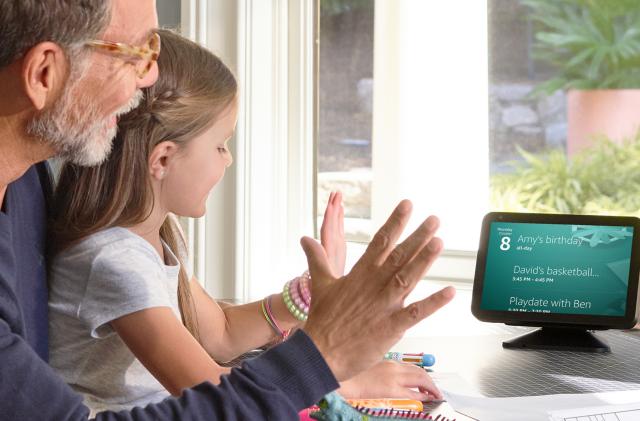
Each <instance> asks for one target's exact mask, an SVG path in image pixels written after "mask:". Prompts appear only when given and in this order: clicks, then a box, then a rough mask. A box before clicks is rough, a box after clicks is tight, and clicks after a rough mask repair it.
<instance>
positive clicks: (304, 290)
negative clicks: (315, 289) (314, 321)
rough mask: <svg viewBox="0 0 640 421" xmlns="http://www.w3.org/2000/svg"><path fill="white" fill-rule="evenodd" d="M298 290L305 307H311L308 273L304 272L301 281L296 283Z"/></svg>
mask: <svg viewBox="0 0 640 421" xmlns="http://www.w3.org/2000/svg"><path fill="white" fill-rule="evenodd" d="M298 289H299V290H300V297H301V298H302V301H304V302H305V304H306V305H307V307H309V306H311V277H310V276H309V272H305V273H304V275H303V276H302V279H301V280H300V282H299V283H298Z"/></svg>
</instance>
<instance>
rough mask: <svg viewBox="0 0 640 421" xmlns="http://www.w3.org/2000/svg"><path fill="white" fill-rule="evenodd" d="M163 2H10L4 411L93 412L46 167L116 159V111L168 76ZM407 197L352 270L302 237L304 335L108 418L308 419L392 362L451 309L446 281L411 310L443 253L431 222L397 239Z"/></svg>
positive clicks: (0, 78)
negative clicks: (60, 342) (335, 271)
mask: <svg viewBox="0 0 640 421" xmlns="http://www.w3.org/2000/svg"><path fill="white" fill-rule="evenodd" d="M156 25H157V17H156V12H155V4H154V1H153V0H136V1H130V0H129V1H128V0H112V1H105V0H76V1H64V2H63V1H59V0H56V1H54V0H0V47H1V48H0V205H1V207H0V419H2V420H5V419H6V420H31V419H37V420H81V419H86V418H87V416H88V409H87V408H86V407H84V406H83V405H82V399H81V398H80V396H78V395H77V394H75V393H74V392H73V391H72V390H71V389H70V388H69V387H68V386H67V385H66V384H64V382H63V381H62V380H61V379H60V378H59V377H58V376H56V374H55V373H54V372H53V371H52V370H51V369H50V368H49V366H48V365H47V364H46V360H47V314H46V308H47V302H46V300H47V289H46V265H45V261H44V256H45V244H46V243H45V233H46V226H45V221H46V204H47V203H46V201H47V197H48V194H49V192H50V186H49V179H48V173H47V168H46V164H44V163H43V161H44V160H46V159H47V158H49V157H52V156H55V155H58V156H62V157H63V158H64V159H69V160H72V161H74V162H76V163H79V164H85V165H91V164H95V163H97V162H100V161H101V160H102V159H104V157H105V156H106V155H107V154H108V152H109V149H110V146H111V139H112V138H113V135H114V133H115V127H116V116H117V115H118V114H120V113H123V112H125V111H126V110H128V109H130V108H131V107H134V106H135V105H136V102H137V98H138V94H137V92H138V90H139V89H140V88H143V87H145V86H150V85H151V84H153V83H154V82H155V80H156V78H157V66H156V65H155V58H156V57H157V53H158V49H159V45H158V40H157V39H156V38H155V37H154V36H153V32H152V30H153V29H154V28H155V27H156ZM410 210H411V207H410V203H408V202H402V203H401V204H400V205H399V206H398V208H397V209H396V210H395V211H394V213H393V214H392V215H391V217H390V219H389V221H388V222H387V223H386V224H385V225H384V226H383V227H382V229H381V230H380V231H379V232H378V233H377V234H376V236H375V238H374V240H373V241H372V243H371V245H370V246H369V248H368V250H367V252H366V253H365V254H364V255H363V257H362V258H361V259H360V261H359V262H358V263H357V264H356V266H355V267H354V269H353V270H352V271H351V273H349V274H348V275H347V276H345V277H344V279H341V280H339V281H338V280H336V279H334V278H333V277H332V275H331V271H330V269H329V264H328V262H327V258H326V256H325V254H324V252H323V250H322V248H321V247H320V245H319V244H318V243H317V242H315V241H314V240H312V239H309V238H305V239H303V240H302V246H303V248H304V250H305V253H306V254H307V257H308V262H309V269H310V271H311V275H312V277H313V279H314V282H313V302H314V305H313V307H312V309H311V312H310V315H309V319H308V322H307V323H306V326H305V328H304V331H299V332H297V333H296V334H295V335H293V337H292V338H291V339H290V340H288V341H287V342H285V343H283V344H281V345H279V346H277V347H275V348H273V349H272V350H270V351H268V352H266V353H265V354H263V355H262V356H261V357H259V358H256V359H254V360H251V361H249V362H247V363H246V364H245V365H244V366H243V368H241V369H234V370H233V371H232V373H231V374H230V375H229V376H224V377H223V379H222V380H221V383H220V385H218V386H213V385H212V384H210V383H203V384H201V385H199V386H197V387H195V388H193V389H191V390H187V391H185V392H184V393H183V395H182V397H180V398H179V399H175V398H171V399H167V400H165V401H163V402H161V403H159V404H155V405H150V406H148V407H147V408H145V409H141V408H136V409H134V410H133V411H131V412H130V413H126V412H120V413H117V414H116V413H102V414H99V415H98V417H97V419H101V420H127V419H136V420H150V419H166V420H169V419H175V420H177V419H207V420H214V419H259V418H268V419H277V420H284V419H295V417H296V414H297V411H298V410H300V409H302V408H303V407H305V406H308V405H310V404H312V403H313V402H315V401H317V400H318V399H319V398H320V397H321V396H322V395H324V394H325V393H327V392H329V391H331V390H333V389H335V388H337V387H338V383H337V381H342V380H346V379H348V378H350V377H352V376H353V375H355V374H357V373H359V372H360V371H362V370H364V369H366V368H367V367H369V366H371V365H372V364H373V363H375V362H376V361H379V360H380V358H381V357H382V355H383V353H384V352H385V351H386V350H387V349H388V348H389V347H390V346H391V345H392V344H393V343H395V342H396V341H397V340H398V339H399V338H400V337H401V336H402V334H403V332H404V331H405V330H406V329H407V328H408V327H410V326H412V325H414V324H415V323H417V322H418V321H420V320H422V319H423V318H424V317H427V316H428V315H429V314H431V313H433V312H434V311H435V310H437V309H438V308H439V307H441V306H442V305H444V304H446V303H447V302H448V301H449V300H450V299H451V298H452V296H453V290H451V289H445V290H443V291H441V292H439V293H437V294H434V295H433V296H431V297H428V298H427V299H425V300H423V301H420V302H418V303H414V304H412V305H411V306H409V307H404V299H405V298H406V296H407V294H408V293H409V292H410V291H411V290H412V289H413V288H414V287H415V285H416V283H417V281H418V280H419V279H420V277H421V276H422V275H423V274H424V272H425V271H426V270H427V269H428V267H429V266H430V264H431V263H432V262H433V260H434V259H435V257H436V256H437V254H438V253H439V251H440V249H441V242H440V240H438V239H436V238H434V233H435V230H436V229H437V225H438V222H437V219H436V218H429V219H427V220H426V221H425V222H424V223H423V224H422V225H421V226H420V228H418V230H416V232H414V233H413V234H412V235H411V236H409V237H408V238H407V240H405V241H404V242H403V243H402V244H400V245H398V246H397V247H396V246H395V242H396V241H397V239H398V237H399V236H400V233H401V232H402V229H403V228H404V226H405V224H406V222H407V220H408V218H409V214H410Z"/></svg>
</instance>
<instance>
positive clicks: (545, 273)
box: [471, 212, 640, 352]
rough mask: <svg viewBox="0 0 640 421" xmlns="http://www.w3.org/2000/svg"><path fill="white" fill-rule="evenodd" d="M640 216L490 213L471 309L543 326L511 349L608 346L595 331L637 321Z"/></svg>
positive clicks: (488, 317) (481, 315)
mask: <svg viewBox="0 0 640 421" xmlns="http://www.w3.org/2000/svg"><path fill="white" fill-rule="evenodd" d="M639 241H640V219H638V218H634V217H614V216H588V215H553V214H531V213H499V212H494V213H489V214H487V215H486V216H485V218H484V221H483V223H482V232H481V235H480V247H479V249H478V258H477V261H476V273H475V278H474V285H473V298H472V304H471V311H472V313H473V314H474V316H475V317H476V318H478V319H479V320H482V321H486V322H496V323H506V324H509V325H520V326H539V327H541V329H538V330H535V331H533V332H531V333H528V334H526V335H523V336H521V337H518V338H515V339H512V340H509V341H505V342H504V343H503V346H504V347H505V348H533V349H555V350H572V351H588V352H609V347H608V346H607V345H606V344H605V343H604V342H602V341H601V340H600V339H598V338H597V336H596V335H594V334H592V333H590V332H589V331H593V330H603V329H627V328H631V327H633V326H634V325H635V323H636V321H637V302H638V271H639V269H640V266H639V260H640V259H639V258H638V257H639V256H638V253H639V252H640V248H639V244H638V243H639Z"/></svg>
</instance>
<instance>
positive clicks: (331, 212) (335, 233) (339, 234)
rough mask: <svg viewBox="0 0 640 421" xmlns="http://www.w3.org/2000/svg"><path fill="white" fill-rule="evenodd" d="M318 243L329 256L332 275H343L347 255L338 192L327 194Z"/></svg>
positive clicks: (340, 194) (342, 214) (340, 196)
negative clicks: (327, 199)
mask: <svg viewBox="0 0 640 421" xmlns="http://www.w3.org/2000/svg"><path fill="white" fill-rule="evenodd" d="M320 243H321V244H322V247H323V248H324V251H325V253H327V257H328V258H329V263H330V264H331V271H332V272H333V276H334V277H336V278H340V277H341V276H342V275H344V264H345V260H346V257H347V244H346V242H345V240H344V208H343V207H342V193H340V192H331V194H330V195H329V201H328V202H327V209H326V210H325V212H324V219H323V220H322V227H321V228H320Z"/></svg>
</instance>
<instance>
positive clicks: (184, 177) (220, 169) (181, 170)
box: [160, 101, 238, 218]
mask: <svg viewBox="0 0 640 421" xmlns="http://www.w3.org/2000/svg"><path fill="white" fill-rule="evenodd" d="M237 116H238V105H237V101H234V102H233V103H232V104H230V105H229V106H228V107H227V108H226V109H225V110H224V111H222V113H221V114H220V117H219V118H218V120H217V121H216V122H215V124H214V125H213V126H211V127H209V129H207V130H206V131H205V132H203V133H202V134H200V135H199V136H198V137H195V138H194V139H193V140H191V141H189V142H188V143H187V145H186V146H185V147H184V149H182V150H181V151H180V152H179V153H177V154H176V156H175V158H174V159H173V162H172V163H171V165H170V166H169V168H167V170H168V172H167V175H166V177H165V178H164V180H163V183H162V188H161V193H160V194H161V195H162V196H163V199H162V203H164V205H165V207H166V210H167V211H169V212H173V213H175V214H176V215H180V216H187V217H192V218H198V217H200V216H202V215H204V213H205V211H206V202H207V198H208V197H209V192H210V191H211V189H213V186H215V185H216V184H217V183H218V181H220V179H222V177H223V176H224V171H225V169H226V168H227V167H228V166H230V165H231V163H232V162H233V158H232V157H231V152H230V151H229V148H228V142H229V140H230V138H231V136H233V131H234V129H235V126H236V121H237Z"/></svg>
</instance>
